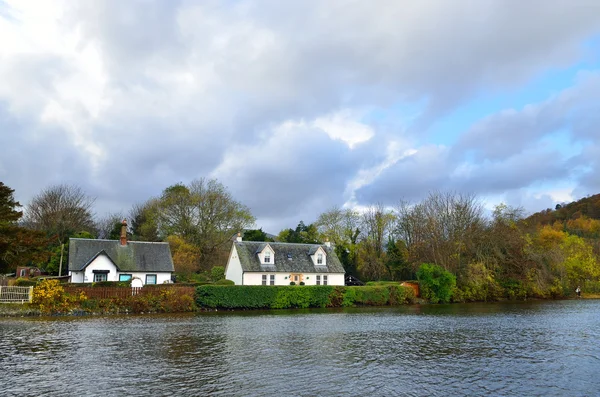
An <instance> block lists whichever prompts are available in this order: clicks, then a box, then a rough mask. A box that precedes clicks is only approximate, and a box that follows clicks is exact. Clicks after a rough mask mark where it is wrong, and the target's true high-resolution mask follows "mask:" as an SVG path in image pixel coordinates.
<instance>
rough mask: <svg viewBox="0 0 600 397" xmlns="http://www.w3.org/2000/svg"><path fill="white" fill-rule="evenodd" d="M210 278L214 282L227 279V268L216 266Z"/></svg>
mask: <svg viewBox="0 0 600 397" xmlns="http://www.w3.org/2000/svg"><path fill="white" fill-rule="evenodd" d="M210 278H211V279H212V281H218V280H221V279H224V278H225V267H224V266H215V267H213V268H212V270H211V271H210Z"/></svg>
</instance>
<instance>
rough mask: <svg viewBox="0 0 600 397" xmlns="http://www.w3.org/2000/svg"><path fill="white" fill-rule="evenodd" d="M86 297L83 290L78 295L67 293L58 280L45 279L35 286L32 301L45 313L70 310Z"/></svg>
mask: <svg viewBox="0 0 600 397" xmlns="http://www.w3.org/2000/svg"><path fill="white" fill-rule="evenodd" d="M86 299H87V298H86V296H85V293H83V292H81V293H80V294H79V295H76V296H71V295H67V294H65V290H64V288H63V287H62V285H60V282H59V281H58V280H52V279H45V280H42V281H40V282H39V283H38V284H37V285H36V286H35V287H34V288H33V299H32V303H33V304H34V305H36V306H38V307H39V309H40V311H41V312H42V313H43V314H53V313H66V312H69V311H71V310H73V309H74V308H75V307H76V306H77V304H78V303H79V302H83V301H85V300H86Z"/></svg>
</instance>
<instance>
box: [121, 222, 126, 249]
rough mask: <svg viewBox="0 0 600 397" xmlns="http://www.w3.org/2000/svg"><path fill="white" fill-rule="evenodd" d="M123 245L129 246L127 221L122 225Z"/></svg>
mask: <svg viewBox="0 0 600 397" xmlns="http://www.w3.org/2000/svg"><path fill="white" fill-rule="evenodd" d="M121 245H127V219H123V223H121Z"/></svg>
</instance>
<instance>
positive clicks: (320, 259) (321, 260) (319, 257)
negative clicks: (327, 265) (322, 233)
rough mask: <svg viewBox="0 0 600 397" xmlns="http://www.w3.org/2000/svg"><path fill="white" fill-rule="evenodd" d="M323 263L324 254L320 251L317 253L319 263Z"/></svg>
mask: <svg viewBox="0 0 600 397" xmlns="http://www.w3.org/2000/svg"><path fill="white" fill-rule="evenodd" d="M322 264H323V254H322V253H320V252H319V253H318V254H317V265H322Z"/></svg>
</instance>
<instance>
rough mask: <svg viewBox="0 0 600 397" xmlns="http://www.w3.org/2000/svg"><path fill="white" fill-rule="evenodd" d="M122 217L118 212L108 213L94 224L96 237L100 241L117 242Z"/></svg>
mask: <svg viewBox="0 0 600 397" xmlns="http://www.w3.org/2000/svg"><path fill="white" fill-rule="evenodd" d="M123 219H124V216H123V214H122V213H120V212H116V213H109V214H107V215H106V216H104V217H102V218H100V219H99V220H98V221H97V222H96V235H97V236H98V238H100V239H108V240H118V239H119V238H120V236H121V226H122V224H123Z"/></svg>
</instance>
